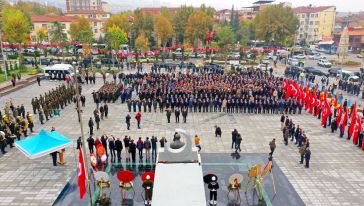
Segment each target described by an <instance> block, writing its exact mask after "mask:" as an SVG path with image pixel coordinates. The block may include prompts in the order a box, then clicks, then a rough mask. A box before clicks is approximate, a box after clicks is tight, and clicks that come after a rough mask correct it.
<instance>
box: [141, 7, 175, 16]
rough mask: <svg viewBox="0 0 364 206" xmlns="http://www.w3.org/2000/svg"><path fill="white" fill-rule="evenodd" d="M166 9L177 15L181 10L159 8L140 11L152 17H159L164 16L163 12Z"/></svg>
mask: <svg viewBox="0 0 364 206" xmlns="http://www.w3.org/2000/svg"><path fill="white" fill-rule="evenodd" d="M163 9H166V10H167V11H168V12H169V13H170V14H172V15H173V14H176V13H177V12H178V11H179V9H180V8H174V7H168V8H166V7H159V8H140V11H141V12H142V13H143V14H144V15H146V14H148V13H149V14H151V15H152V16H159V15H161V14H162V10H163Z"/></svg>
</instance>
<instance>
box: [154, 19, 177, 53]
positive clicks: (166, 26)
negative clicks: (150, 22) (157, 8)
mask: <svg viewBox="0 0 364 206" xmlns="http://www.w3.org/2000/svg"><path fill="white" fill-rule="evenodd" d="M155 32H156V34H157V36H158V38H159V39H160V41H161V44H162V45H163V47H166V45H167V42H168V40H169V39H170V38H172V37H173V36H174V29H173V27H172V23H171V22H170V21H169V20H168V19H167V18H166V17H164V16H159V17H158V18H157V20H156V23H155Z"/></svg>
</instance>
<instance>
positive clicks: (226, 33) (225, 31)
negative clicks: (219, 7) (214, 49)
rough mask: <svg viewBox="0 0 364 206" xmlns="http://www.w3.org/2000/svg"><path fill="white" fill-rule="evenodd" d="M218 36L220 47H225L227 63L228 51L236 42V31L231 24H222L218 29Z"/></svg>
mask: <svg viewBox="0 0 364 206" xmlns="http://www.w3.org/2000/svg"><path fill="white" fill-rule="evenodd" d="M216 38H217V44H218V45H219V47H220V48H223V51H224V56H225V63H226V61H227V56H228V53H229V52H230V51H231V49H232V48H233V45H234V43H235V33H234V31H233V29H232V28H231V26H229V25H224V26H220V27H218V28H217V29H216Z"/></svg>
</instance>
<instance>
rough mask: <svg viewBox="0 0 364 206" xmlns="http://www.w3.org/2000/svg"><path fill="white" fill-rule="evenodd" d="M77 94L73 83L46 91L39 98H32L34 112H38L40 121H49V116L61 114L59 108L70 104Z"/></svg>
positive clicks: (42, 122)
mask: <svg viewBox="0 0 364 206" xmlns="http://www.w3.org/2000/svg"><path fill="white" fill-rule="evenodd" d="M80 90H81V87H80ZM80 92H81V91H80ZM75 94H76V90H75V88H74V87H73V86H72V85H71V86H66V85H64V84H62V85H60V86H58V87H56V88H55V89H54V88H53V89H52V90H49V91H48V92H46V93H44V95H40V96H39V98H38V97H35V98H32V102H31V104H32V107H33V112H34V114H37V112H38V114H39V121H40V122H41V124H44V119H45V120H47V121H48V120H49V117H53V116H54V115H59V110H60V109H63V108H64V107H66V106H67V105H68V104H70V103H71V102H72V99H73V96H74V95H75Z"/></svg>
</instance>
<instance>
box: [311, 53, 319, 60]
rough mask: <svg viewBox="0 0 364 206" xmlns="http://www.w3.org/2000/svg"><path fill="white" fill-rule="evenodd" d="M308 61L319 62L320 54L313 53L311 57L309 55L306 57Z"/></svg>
mask: <svg viewBox="0 0 364 206" xmlns="http://www.w3.org/2000/svg"><path fill="white" fill-rule="evenodd" d="M308 58H309V59H312V60H319V59H321V58H322V56H321V54H320V53H315V54H313V55H310V56H308Z"/></svg>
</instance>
